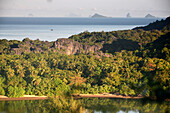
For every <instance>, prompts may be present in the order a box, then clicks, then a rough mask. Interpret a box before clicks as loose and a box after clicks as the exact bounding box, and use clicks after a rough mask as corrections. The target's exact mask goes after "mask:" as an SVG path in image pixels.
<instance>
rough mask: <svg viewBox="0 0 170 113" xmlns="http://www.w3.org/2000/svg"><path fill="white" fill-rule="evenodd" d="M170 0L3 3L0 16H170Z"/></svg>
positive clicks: (14, 0) (10, 0)
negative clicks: (128, 14) (96, 14)
mask: <svg viewBox="0 0 170 113" xmlns="http://www.w3.org/2000/svg"><path fill="white" fill-rule="evenodd" d="M169 6H170V0H0V17H89V16H90V15H93V14H95V13H98V14H101V15H105V16H108V17H126V15H127V13H130V15H131V16H132V17H144V16H146V15H147V14H151V15H154V16H156V17H168V16H170V8H169Z"/></svg>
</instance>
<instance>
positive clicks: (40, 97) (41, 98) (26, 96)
mask: <svg viewBox="0 0 170 113" xmlns="http://www.w3.org/2000/svg"><path fill="white" fill-rule="evenodd" d="M44 99H47V96H35V95H24V96H23V97H17V98H9V97H7V96H2V95H0V101H9V100H44Z"/></svg>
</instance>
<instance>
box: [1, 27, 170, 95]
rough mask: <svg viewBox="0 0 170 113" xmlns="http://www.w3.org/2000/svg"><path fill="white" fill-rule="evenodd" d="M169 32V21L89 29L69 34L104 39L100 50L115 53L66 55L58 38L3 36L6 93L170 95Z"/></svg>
mask: <svg viewBox="0 0 170 113" xmlns="http://www.w3.org/2000/svg"><path fill="white" fill-rule="evenodd" d="M169 36H170V33H169V29H168V27H167V28H164V29H162V30H151V31H145V30H141V29H136V30H124V31H112V32H103V31H102V32H92V33H90V32H87V31H86V32H84V33H80V34H78V35H73V36H71V37H70V38H69V39H71V40H75V41H78V42H80V43H82V44H84V45H100V46H101V47H103V48H102V49H101V50H100V52H101V51H102V52H104V53H102V52H101V53H102V54H105V55H107V54H108V53H111V54H112V55H110V57H103V56H102V55H101V56H100V55H99V56H98V57H96V55H95V54H96V53H94V54H89V55H87V54H84V53H82V54H76V55H66V54H63V53H62V52H61V51H58V52H57V50H56V48H55V43H53V42H44V41H40V40H38V39H37V40H30V39H28V38H26V39H24V40H23V41H22V42H21V41H16V40H11V41H7V40H0V47H1V50H0V64H1V65H0V94H2V95H5V94H6V95H7V96H9V97H20V96H22V95H23V94H24V93H26V94H34V95H60V94H61V93H70V92H71V93H86V94H89V93H90V94H97V93H115V94H122V95H129V96H138V95H143V96H152V97H163V98H168V95H169V89H170V84H169V83H170V57H169V55H170V48H169V47H170V45H169V44H170V40H169ZM29 45H30V46H29ZM65 46H66V45H65ZM12 49H14V50H16V52H15V53H16V54H13V53H11V50H12ZM26 51H28V52H26ZM17 52H20V54H19V53H17ZM60 53H61V54H60ZM17 54H18V55H17ZM4 91H5V92H4Z"/></svg>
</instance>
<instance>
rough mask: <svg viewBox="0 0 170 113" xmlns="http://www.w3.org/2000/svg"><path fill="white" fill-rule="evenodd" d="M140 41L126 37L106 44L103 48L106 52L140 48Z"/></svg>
mask: <svg viewBox="0 0 170 113" xmlns="http://www.w3.org/2000/svg"><path fill="white" fill-rule="evenodd" d="M139 48H140V46H139V44H138V42H135V41H132V40H126V39H117V40H115V41H113V42H112V43H111V44H104V45H103V48H102V49H101V50H102V51H103V52H104V53H112V54H113V53H114V52H120V51H121V50H127V51H133V50H137V49H139Z"/></svg>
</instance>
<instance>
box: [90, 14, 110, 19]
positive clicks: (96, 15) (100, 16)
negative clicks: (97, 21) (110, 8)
mask: <svg viewBox="0 0 170 113" xmlns="http://www.w3.org/2000/svg"><path fill="white" fill-rule="evenodd" d="M91 18H108V17H107V16H103V15H100V14H97V13H95V14H94V15H93V16H91Z"/></svg>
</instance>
